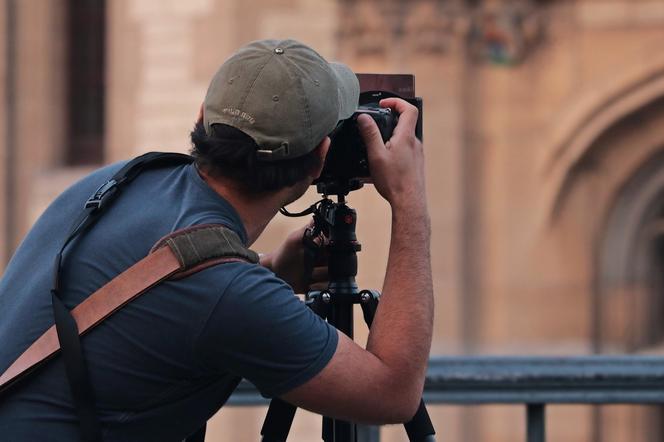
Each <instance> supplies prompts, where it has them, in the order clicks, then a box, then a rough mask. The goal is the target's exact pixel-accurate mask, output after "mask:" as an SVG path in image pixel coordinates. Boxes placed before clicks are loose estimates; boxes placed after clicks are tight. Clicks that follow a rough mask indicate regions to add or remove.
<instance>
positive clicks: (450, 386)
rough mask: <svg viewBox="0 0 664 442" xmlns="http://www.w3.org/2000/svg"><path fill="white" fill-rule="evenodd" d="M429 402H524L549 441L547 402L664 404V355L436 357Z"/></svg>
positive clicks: (238, 396) (252, 397)
mask: <svg viewBox="0 0 664 442" xmlns="http://www.w3.org/2000/svg"><path fill="white" fill-rule="evenodd" d="M424 400H425V402H426V403H427V404H455V405H483V404H524V405H525V407H526V429H527V430H526V440H527V442H544V441H545V439H546V425H545V423H546V405H547V404H595V405H597V404H664V357H659V356H574V357H518V356H517V357H514V356H511V357H435V358H432V359H431V360H430V362H429V370H428V372H427V381H426V384H425V387H424ZM267 404H268V400H266V399H264V398H262V397H261V396H260V395H259V394H258V393H257V392H256V390H255V389H254V387H253V386H251V384H249V383H246V382H243V383H241V384H240V387H239V388H238V390H237V391H236V392H235V393H234V394H233V396H231V398H230V399H229V405H236V406H240V405H267ZM359 432H360V433H361V435H360V437H359V439H360V440H361V441H362V442H378V441H379V440H380V435H379V431H378V428H377V427H362V429H361V431H359ZM443 436H444V435H443Z"/></svg>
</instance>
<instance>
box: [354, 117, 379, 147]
mask: <svg viewBox="0 0 664 442" xmlns="http://www.w3.org/2000/svg"><path fill="white" fill-rule="evenodd" d="M357 126H358V128H359V129H360V135H361V136H362V140H364V144H365V145H366V146H367V154H368V155H369V157H373V156H376V155H378V154H379V152H381V150H383V149H385V144H384V143H383V137H382V135H381V134H380V130H379V129H378V126H377V125H376V122H375V121H374V120H373V118H371V117H370V116H369V115H365V114H362V115H359V116H358V117H357Z"/></svg>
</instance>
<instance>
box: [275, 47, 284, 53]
mask: <svg viewBox="0 0 664 442" xmlns="http://www.w3.org/2000/svg"><path fill="white" fill-rule="evenodd" d="M274 53H275V54H283V53H284V50H283V49H282V48H275V49H274Z"/></svg>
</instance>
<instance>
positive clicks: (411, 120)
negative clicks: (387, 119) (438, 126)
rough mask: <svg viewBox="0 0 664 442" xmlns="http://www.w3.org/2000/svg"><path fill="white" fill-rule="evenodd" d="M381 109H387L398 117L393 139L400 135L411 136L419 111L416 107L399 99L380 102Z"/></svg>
mask: <svg viewBox="0 0 664 442" xmlns="http://www.w3.org/2000/svg"><path fill="white" fill-rule="evenodd" d="M379 104H380V106H381V107H389V108H390V109H392V110H393V111H395V112H396V113H397V114H398V115H399V123H397V127H396V128H395V129H394V133H393V137H394V136H400V135H401V134H412V133H414V132H415V127H416V126H417V117H418V116H419V113H420V111H419V110H418V109H417V107H415V106H413V105H412V104H410V103H408V102H407V101H406V100H403V99H401V98H385V99H383V100H380V103H379Z"/></svg>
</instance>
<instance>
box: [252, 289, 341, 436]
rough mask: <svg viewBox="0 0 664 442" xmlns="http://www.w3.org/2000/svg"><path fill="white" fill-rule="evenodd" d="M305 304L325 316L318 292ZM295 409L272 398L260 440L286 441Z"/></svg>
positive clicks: (326, 307) (324, 305) (325, 305)
mask: <svg viewBox="0 0 664 442" xmlns="http://www.w3.org/2000/svg"><path fill="white" fill-rule="evenodd" d="M307 305H308V306H309V307H310V308H311V309H312V310H313V311H314V313H316V314H317V315H318V316H320V317H322V318H323V319H325V318H326V316H327V312H328V310H329V307H328V305H327V304H325V302H324V301H323V300H322V297H321V293H320V292H315V293H310V294H309V296H308V301H307ZM296 411H297V407H295V406H294V405H291V404H289V403H288V402H284V401H282V400H281V399H279V398H274V399H272V400H271V401H270V406H269V407H268V409H267V414H266V415H265V420H264V421H263V427H262V428H261V436H263V437H262V439H261V441H262V442H286V439H287V438H288V433H289V432H290V428H291V425H292V424H293V418H294V417H295V412H296ZM330 434H331V432H330ZM323 440H327V439H325V428H323ZM330 440H332V439H330Z"/></svg>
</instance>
